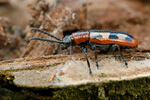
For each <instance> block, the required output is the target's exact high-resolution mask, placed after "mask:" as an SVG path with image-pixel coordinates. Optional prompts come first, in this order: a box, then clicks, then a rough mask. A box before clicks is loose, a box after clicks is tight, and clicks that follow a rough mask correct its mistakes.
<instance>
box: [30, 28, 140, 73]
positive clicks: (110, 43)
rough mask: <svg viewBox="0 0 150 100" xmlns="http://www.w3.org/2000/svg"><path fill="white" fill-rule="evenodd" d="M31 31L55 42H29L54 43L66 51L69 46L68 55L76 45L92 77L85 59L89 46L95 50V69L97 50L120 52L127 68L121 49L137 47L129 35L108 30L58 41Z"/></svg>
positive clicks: (43, 39) (135, 41) (75, 35)
mask: <svg viewBox="0 0 150 100" xmlns="http://www.w3.org/2000/svg"><path fill="white" fill-rule="evenodd" d="M31 30H36V31H40V32H42V33H44V34H47V35H49V36H51V37H53V38H55V39H56V40H50V39H48V38H31V39H30V40H41V41H48V42H55V43H60V44H61V49H62V50H64V49H67V48H68V47H69V46H70V54H73V46H75V45H78V46H80V47H81V48H82V52H83V53H85V57H86V60H87V64H88V68H89V73H90V74H91V75H92V71H91V68H90V63H89V60H88V58H87V48H86V47H85V46H89V47H90V49H91V50H95V61H96V66H97V68H98V67H99V65H98V61H97V50H100V51H101V52H108V51H114V50H116V49H118V50H119V51H120V56H121V57H122V59H123V60H124V62H125V65H126V66H128V63H127V61H126V59H125V58H124V57H123V55H122V51H121V50H122V49H129V48H135V47H137V46H138V42H137V40H136V39H135V38H134V37H133V36H132V35H130V34H128V33H125V32H120V31H110V30H89V31H78V32H74V33H72V35H66V36H65V37H64V38H63V39H60V38H58V37H56V36H54V35H52V34H50V33H48V32H46V31H44V30H40V29H38V28H31Z"/></svg>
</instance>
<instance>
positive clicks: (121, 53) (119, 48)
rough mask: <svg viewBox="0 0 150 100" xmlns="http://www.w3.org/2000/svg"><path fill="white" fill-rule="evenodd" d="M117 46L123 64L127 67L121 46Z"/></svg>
mask: <svg viewBox="0 0 150 100" xmlns="http://www.w3.org/2000/svg"><path fill="white" fill-rule="evenodd" d="M117 47H118V50H119V52H120V56H121V58H122V59H123V60H124V63H125V66H126V67H128V63H127V61H126V59H125V58H124V57H123V54H122V50H121V48H120V47H119V46H117Z"/></svg>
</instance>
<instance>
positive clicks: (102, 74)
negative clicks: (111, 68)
mask: <svg viewBox="0 0 150 100" xmlns="http://www.w3.org/2000/svg"><path fill="white" fill-rule="evenodd" d="M98 76H99V77H105V76H107V75H106V74H105V73H101V74H99V75H98Z"/></svg>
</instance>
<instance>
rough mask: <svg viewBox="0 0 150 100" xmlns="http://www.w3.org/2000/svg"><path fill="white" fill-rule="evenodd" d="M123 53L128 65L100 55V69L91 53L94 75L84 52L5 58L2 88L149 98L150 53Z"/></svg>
mask: <svg viewBox="0 0 150 100" xmlns="http://www.w3.org/2000/svg"><path fill="white" fill-rule="evenodd" d="M124 55H125V58H126V59H127V60H128V64H129V66H128V67H129V68H126V67H125V66H124V62H123V61H120V60H117V59H115V58H114V56H113V55H102V54H99V55H98V62H99V65H100V68H99V69H97V68H96V65H95V60H94V54H93V53H90V54H89V55H88V57H89V58H90V64H91V68H92V71H93V77H92V76H91V75H90V74H89V72H88V67H87V63H86V60H85V58H84V56H83V55H82V54H74V55H53V56H42V57H32V58H19V59H15V60H8V61H2V62H0V81H1V84H0V85H1V86H2V87H3V86H4V85H6V84H9V85H10V84H11V85H13V86H15V87H17V88H18V89H20V90H21V91H22V92H23V93H25V94H26V95H28V96H31V97H36V98H38V99H43V98H45V99H60V98H61V99H71V98H75V99H79V98H83V99H86V98H91V99H92V98H93V97H94V99H108V98H109V99H119V98H124V99H136V98H149V88H150V86H149V84H150V78H149V77H150V60H149V58H150V55H149V54H148V53H143V54H140V53H135V54H134V55H133V54H124ZM117 57H119V56H118V55H117ZM54 72H56V75H55V77H54V79H53V80H52V81H49V80H50V77H51V76H52V74H53V73H54ZM6 86H7V85H6ZM141 89H142V90H141ZM44 93H45V94H44ZM87 94H89V95H87ZM85 95H86V97H85Z"/></svg>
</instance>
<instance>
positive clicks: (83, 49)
mask: <svg viewBox="0 0 150 100" xmlns="http://www.w3.org/2000/svg"><path fill="white" fill-rule="evenodd" d="M82 52H83V53H84V54H85V58H86V61H87V64H88V68H89V73H90V74H91V75H92V76H93V74H92V70H91V67H90V62H89V60H88V58H87V48H85V47H83V48H82Z"/></svg>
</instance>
